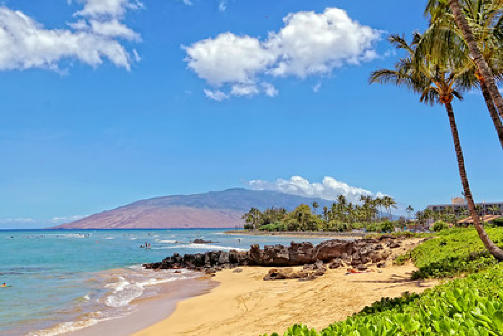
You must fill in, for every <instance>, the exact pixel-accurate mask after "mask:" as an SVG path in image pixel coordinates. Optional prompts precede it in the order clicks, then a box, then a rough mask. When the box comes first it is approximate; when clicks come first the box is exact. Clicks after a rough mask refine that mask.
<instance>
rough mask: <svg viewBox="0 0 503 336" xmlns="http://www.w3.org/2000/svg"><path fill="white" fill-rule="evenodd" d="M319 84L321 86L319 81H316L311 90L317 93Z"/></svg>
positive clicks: (319, 87)
mask: <svg viewBox="0 0 503 336" xmlns="http://www.w3.org/2000/svg"><path fill="white" fill-rule="evenodd" d="M321 86H322V84H321V82H318V83H316V85H315V86H313V92H314V93H318V92H319V91H320V89H321Z"/></svg>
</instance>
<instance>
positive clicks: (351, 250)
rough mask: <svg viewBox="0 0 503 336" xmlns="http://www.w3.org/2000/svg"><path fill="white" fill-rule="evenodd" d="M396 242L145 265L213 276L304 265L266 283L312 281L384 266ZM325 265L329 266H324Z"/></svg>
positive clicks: (330, 243) (215, 254) (333, 243)
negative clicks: (346, 269)
mask: <svg viewBox="0 0 503 336" xmlns="http://www.w3.org/2000/svg"><path fill="white" fill-rule="evenodd" d="M400 246H401V245H400V243H399V242H398V241H397V239H395V238H393V237H390V236H384V237H381V238H380V239H359V240H342V239H333V240H327V241H325V242H322V243H320V244H318V245H316V246H313V244H311V243H294V242H292V243H291V244H290V246H288V247H286V246H283V245H279V244H278V245H266V246H264V248H263V249H261V248H260V247H259V245H252V246H251V247H250V250H249V251H247V252H239V251H236V250H230V251H229V252H226V251H212V252H206V253H197V254H185V255H184V256H181V255H180V254H178V253H175V254H173V256H171V257H168V258H166V259H164V260H163V261H161V262H157V263H151V264H144V265H143V266H144V267H145V268H147V269H180V268H186V269H191V270H196V271H200V272H204V273H207V274H214V273H215V272H217V271H220V270H222V269H224V268H236V267H239V266H268V267H293V266H304V267H303V269H302V270H300V271H297V272H295V271H294V270H293V269H291V268H286V269H271V270H270V271H269V273H268V274H267V275H266V277H265V278H264V280H276V279H304V280H312V279H314V278H316V277H318V276H322V275H323V274H324V273H325V272H326V270H327V267H328V268H331V269H333V268H339V267H343V266H351V267H354V268H356V269H358V270H360V271H363V270H366V269H367V265H369V264H373V265H376V266H377V267H385V265H386V260H387V259H388V258H389V257H390V255H391V250H390V249H391V248H397V247H400ZM325 264H326V266H325Z"/></svg>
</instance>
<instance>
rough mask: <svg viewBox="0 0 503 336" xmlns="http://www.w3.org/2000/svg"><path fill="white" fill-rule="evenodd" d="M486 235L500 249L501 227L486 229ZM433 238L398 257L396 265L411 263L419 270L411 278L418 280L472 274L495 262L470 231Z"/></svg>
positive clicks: (454, 231) (448, 232)
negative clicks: (409, 261)
mask: <svg viewBox="0 0 503 336" xmlns="http://www.w3.org/2000/svg"><path fill="white" fill-rule="evenodd" d="M487 232H488V234H489V236H490V237H491V239H492V240H493V241H494V242H495V243H496V244H498V245H499V246H502V247H503V228H489V229H487ZM436 235H437V237H436V238H434V239H430V240H428V241H426V242H424V243H422V244H420V245H419V246H417V247H416V248H414V249H413V250H411V251H409V252H407V253H406V254H404V255H401V256H399V257H398V258H397V259H396V260H395V263H396V264H403V263H405V262H406V261H408V260H411V261H412V262H413V263H414V264H415V265H416V267H418V270H417V271H415V272H414V273H413V274H412V277H413V278H414V279H419V278H443V277H453V276H458V275H460V274H463V273H465V274H466V273H474V272H478V271H481V270H484V269H486V268H488V267H490V266H492V265H494V264H496V263H497V262H498V261H497V260H496V259H495V258H493V257H492V256H491V254H490V253H489V251H487V249H485V247H484V244H483V243H482V241H481V240H480V239H479V237H478V234H477V231H476V230H474V229H473V228H453V229H450V230H444V231H440V232H438V233H437V234H436Z"/></svg>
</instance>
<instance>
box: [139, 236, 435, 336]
mask: <svg viewBox="0 0 503 336" xmlns="http://www.w3.org/2000/svg"><path fill="white" fill-rule="evenodd" d="M416 243H417V241H413V242H411V243H409V246H408V248H410V247H412V246H413V245H415V244H416ZM401 250H402V251H400V252H403V250H404V249H401ZM396 252H399V251H396ZM268 270H269V268H264V267H260V268H259V267H245V268H243V272H241V273H234V272H233V270H225V271H222V272H219V273H217V275H216V277H215V278H214V279H215V281H218V282H219V283H220V285H219V286H218V287H216V288H214V289H213V290H212V291H211V292H209V293H207V294H204V295H202V296H199V297H193V298H190V299H187V300H185V301H182V302H180V303H179V304H178V305H177V308H176V310H175V312H174V313H173V314H172V315H171V316H170V317H169V318H167V319H166V320H163V321H161V322H159V323H157V324H155V325H153V326H151V327H149V328H147V329H145V330H142V331H140V332H138V333H136V334H135V336H161V335H162V336H178V335H187V336H188V335H193V336H200V335H205V336H225V335H232V336H238V335H242V336H258V335H263V334H264V333H272V332H274V331H277V332H280V333H281V334H282V333H283V331H284V330H285V329H286V328H287V327H289V326H291V325H292V324H294V323H303V324H306V325H308V326H309V327H312V328H316V329H321V328H324V327H326V326H328V325H329V324H330V323H332V322H334V321H340V320H344V319H345V318H346V317H348V316H350V315H352V314H353V313H355V312H358V311H360V310H361V309H362V308H364V307H365V306H367V305H370V304H371V303H373V302H375V301H378V300H380V299H381V298H382V297H397V296H400V295H401V294H402V293H403V292H405V291H409V292H416V293H420V292H422V291H424V290H425V289H426V288H430V287H433V286H434V285H435V284H436V282H435V281H412V280H410V275H411V273H412V272H413V271H414V270H415V267H414V266H412V265H405V266H390V267H387V268H384V269H382V270H377V269H374V271H373V272H369V273H362V274H351V275H346V274H345V273H346V270H345V269H336V270H328V272H327V273H326V274H325V275H324V276H322V277H320V278H317V279H315V280H313V281H307V282H300V281H297V280H278V281H263V280H262V278H263V277H264V275H265V274H267V272H268Z"/></svg>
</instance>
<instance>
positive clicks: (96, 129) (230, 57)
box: [0, 0, 503, 228]
mask: <svg viewBox="0 0 503 336" xmlns="http://www.w3.org/2000/svg"><path fill="white" fill-rule="evenodd" d="M424 5H425V1H402V0H386V1H378V2H377V1H368V0H353V1H348V0H333V1H331V0H310V1H305V0H275V1H266V0H228V1H222V0H220V1H219V0H190V1H189V0H141V1H139V0H138V1H136V0H45V1H31V0H2V1H0V157H1V158H2V164H1V165H0V190H1V192H0V228H31V227H44V226H48V225H52V224H60V223H62V222H67V221H71V220H73V219H77V218H81V217H82V216H86V215H90V214H93V213H96V212H101V211H104V210H107V209H112V208H115V207H117V206H120V205H124V204H127V203H130V202H133V201H136V200H139V199H143V198H149V197H154V196H161V195H171V194H191V193H199V192H206V191H210V190H223V189H227V188H232V187H246V188H254V189H272V190H280V191H284V192H290V193H296V194H302V195H307V196H321V197H324V198H327V199H333V198H335V196H336V195H338V194H345V195H347V196H348V197H350V198H354V199H356V198H358V197H359V195H362V194H371V195H381V194H386V195H391V196H392V197H394V198H395V199H396V200H397V201H398V202H399V203H400V204H402V205H405V206H406V205H409V204H411V205H412V206H413V207H414V208H415V209H423V208H424V207H425V206H426V205H427V204H434V203H448V202H449V201H450V198H451V197H454V196H457V195H460V193H461V184H460V180H459V175H458V171H457V164H456V157H455V154H454V151H453V144H452V138H451V134H450V129H449V123H448V119H447V116H446V113H445V111H444V110H443V107H441V106H435V107H430V106H427V105H423V104H420V103H419V102H418V97H417V96H416V95H414V94H413V93H411V92H409V91H407V90H406V89H405V88H397V87H394V86H379V85H369V84H368V77H369V74H370V73H371V72H372V71H373V70H375V69H378V68H384V67H390V66H392V65H393V63H394V62H395V61H396V60H397V58H398V57H399V55H400V54H397V52H395V50H393V49H392V48H391V47H390V45H389V43H388V42H387V40H386V38H387V37H388V36H389V34H391V33H398V34H403V35H405V36H410V34H412V33H413V32H414V31H421V30H424V29H425V27H426V24H427V21H426V19H425V17H424V16H423V9H424ZM454 109H455V113H456V116H457V121H458V127H459V130H460V136H461V142H462V145H463V148H464V150H465V159H466V164H467V169H468V176H469V178H470V181H471V186H472V191H473V194H474V196H475V199H476V201H479V202H482V201H503V195H502V192H501V186H502V185H503V175H502V174H501V167H502V166H503V155H502V152H501V148H500V147H499V143H498V139H497V136H496V133H495V130H494V128H493V125H492V123H491V120H490V118H489V114H488V112H487V109H486V108H485V105H484V104H483V99H482V96H481V94H480V93H479V92H477V91H473V92H468V93H466V94H465V100H464V101H463V102H462V103H459V102H455V103H454Z"/></svg>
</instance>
